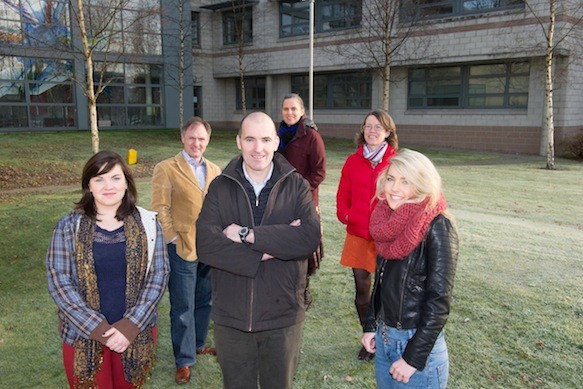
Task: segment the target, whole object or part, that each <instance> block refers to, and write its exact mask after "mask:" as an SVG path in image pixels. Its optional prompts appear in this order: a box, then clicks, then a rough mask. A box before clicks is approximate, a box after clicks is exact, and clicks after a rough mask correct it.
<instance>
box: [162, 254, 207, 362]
mask: <svg viewBox="0 0 583 389" xmlns="http://www.w3.org/2000/svg"><path fill="white" fill-rule="evenodd" d="M168 257H169V259H170V279H169V281H168V291H169V292H170V335H171V338H172V349H173V350H174V360H175V362H176V367H182V366H192V365H194V363H195V362H196V350H198V349H200V348H202V347H204V344H205V341H206V336H207V333H208V326H209V321H210V317H211V279H210V267H209V266H208V265H205V264H203V263H200V262H199V261H194V262H188V261H185V260H183V259H182V258H180V256H179V255H178V254H177V253H176V245H175V244H172V243H170V244H168Z"/></svg>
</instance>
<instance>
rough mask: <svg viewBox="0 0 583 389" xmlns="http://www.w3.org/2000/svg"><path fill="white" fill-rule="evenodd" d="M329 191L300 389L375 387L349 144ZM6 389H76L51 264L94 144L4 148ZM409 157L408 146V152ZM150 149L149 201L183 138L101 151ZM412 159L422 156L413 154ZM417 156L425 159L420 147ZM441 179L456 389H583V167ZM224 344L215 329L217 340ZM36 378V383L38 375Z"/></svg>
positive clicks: (525, 161) (45, 139) (491, 167)
mask: <svg viewBox="0 0 583 389" xmlns="http://www.w3.org/2000/svg"><path fill="white" fill-rule="evenodd" d="M234 136H235V134H234V133H233V132H225V131H216V132H215V133H214V134H213V139H212V141H211V144H210V146H209V149H208V152H207V157H208V158H209V159H211V160H213V161H214V162H217V163H218V164H219V165H220V166H224V165H225V164H226V163H227V161H229V160H230V159H231V158H232V157H233V156H234V155H235V154H236V152H237V149H236V147H235V141H234ZM325 141H326V146H327V152H328V165H329V170H328V175H327V178H326V181H324V183H323V185H322V187H321V203H322V208H323V220H324V241H325V248H326V257H325V259H324V262H323V264H322V268H321V269H320V271H319V272H318V273H317V275H316V276H315V277H314V278H313V280H312V282H311V285H312V287H311V289H312V293H313V295H314V299H315V304H314V307H313V308H312V309H311V310H310V311H309V312H308V317H307V319H306V321H305V325H304V332H303V343H302V354H301V359H300V365H299V368H298V372H297V375H296V383H295V386H294V387H295V388H306V389H311V388H374V387H375V383H374V371H373V370H374V367H373V364H370V363H364V362H359V361H357V360H356V358H355V356H356V352H357V351H358V348H359V345H358V340H359V337H360V329H359V326H358V322H357V318H356V313H355V310H354V307H353V299H354V286H353V280H352V274H351V271H350V269H346V268H344V267H342V266H340V265H339V264H338V258H339V255H340V251H341V249H342V244H343V240H344V228H343V226H342V225H341V224H340V223H339V222H338V221H337V220H336V216H335V193H336V187H337V184H338V179H339V175H340V168H341V167H342V164H343V163H344V160H345V158H346V156H347V155H348V154H349V153H350V152H351V151H352V150H353V148H354V147H353V145H352V144H351V142H350V141H349V140H338V139H326V140H325ZM0 142H1V143H0V190H1V194H0V236H1V237H2V238H1V243H2V244H1V245H0V388H21V387H27V388H28V387H31V388H62V387H65V386H66V382H65V378H64V373H63V369H62V364H61V354H60V352H61V350H60V341H59V338H58V335H57V330H56V325H57V319H56V308H55V305H54V303H53V302H52V300H51V298H50V297H49V295H48V293H47V290H46V280H45V274H44V256H45V253H46V248H47V245H48V241H49V239H50V234H51V231H52V229H53V227H54V225H55V222H56V221H57V220H58V218H59V217H60V216H61V215H63V214H64V213H66V212H67V211H68V210H69V209H70V208H71V207H72V204H73V202H74V201H77V200H78V198H79V191H78V186H79V184H78V176H79V173H80V170H81V168H82V166H83V163H84V162H85V160H86V159H87V158H88V157H89V155H90V153H91V151H90V144H89V134H88V133H87V132H68V133H41V134H8V135H6V134H5V135H0ZM402 146H408V145H402ZM131 147H133V148H136V149H137V150H138V160H139V163H138V165H136V166H134V167H133V168H132V169H133V170H134V172H135V173H136V175H137V176H138V177H140V178H139V179H138V188H139V193H140V198H139V202H140V204H141V205H144V206H146V207H148V206H149V202H150V183H149V179H150V178H149V177H150V174H151V169H152V167H153V165H154V164H155V163H156V162H158V161H160V160H161V159H163V158H167V157H170V156H172V155H175V154H176V153H177V152H178V151H180V143H179V138H178V135H177V132H176V131H134V132H127V131H102V132H101V148H102V149H113V150H115V151H117V152H119V153H121V154H122V155H125V153H127V149H128V148H131ZM410 147H412V146H410ZM412 148H415V147H412ZM416 149H417V150H420V151H422V152H425V153H426V154H427V155H428V156H429V157H430V158H432V160H434V162H435V163H436V165H437V166H438V169H439V171H440V172H441V174H442V176H443V180H444V187H445V194H446V197H447V199H448V201H449V203H450V206H451V208H452V211H453V213H454V214H455V215H456V217H457V222H458V228H459V233H460V259H459V264H458V272H457V276H456V285H455V290H454V304H453V307H452V312H451V316H450V320H449V322H448V324H447V326H446V332H447V341H448V345H449V351H450V360H451V375H450V387H452V388H464V389H465V388H581V387H582V378H581V377H583V287H582V286H581V285H582V281H581V280H582V279H583V263H582V261H583V219H582V218H583V202H582V201H581V196H582V195H583V164H581V163H577V162H573V161H568V160H562V159H558V160H557V166H558V168H559V170H557V171H547V170H544V169H542V167H543V166H544V165H545V160H544V158H542V157H533V156H516V155H505V154H491V153H470V152H460V151H448V150H431V149H419V148H416ZM168 311H169V304H168V299H167V295H166V296H165V297H164V299H163V301H162V305H161V307H160V320H159V342H158V355H157V358H158V360H157V364H156V366H155V369H154V371H153V374H152V378H151V381H150V382H149V384H148V387H150V388H167V387H171V386H173V385H174V381H173V374H174V363H173V357H172V350H171V345H170V335H169V320H168ZM209 341H210V342H212V329H211V332H210V339H209ZM33 372H34V373H33ZM193 373H194V376H193V380H192V382H191V384H190V387H201V388H220V387H221V386H222V382H221V374H220V369H219V367H218V365H217V363H216V361H215V359H214V358H212V357H208V356H203V357H201V358H199V360H198V362H197V365H196V366H195V368H194V370H193Z"/></svg>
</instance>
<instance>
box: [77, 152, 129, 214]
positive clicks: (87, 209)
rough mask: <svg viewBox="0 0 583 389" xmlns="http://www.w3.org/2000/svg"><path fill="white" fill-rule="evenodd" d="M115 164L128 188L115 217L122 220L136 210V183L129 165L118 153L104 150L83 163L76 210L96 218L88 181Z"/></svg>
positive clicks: (109, 169) (106, 171)
mask: <svg viewBox="0 0 583 389" xmlns="http://www.w3.org/2000/svg"><path fill="white" fill-rule="evenodd" d="M116 165H119V166H120V167H121V170H122V171H123V175H124V176H125V179H126V183H127V185H128V188H127V190H126V193H125V195H124V196H123V199H122V201H121V204H120V206H119V208H118V209H117V213H116V215H115V218H116V219H117V220H123V219H125V218H126V216H128V215H129V214H131V213H132V212H134V211H135V210H136V201H137V198H138V191H137V189H136V183H135V181H134V177H133V176H132V173H131V171H130V168H129V166H128V165H127V164H126V162H125V161H124V159H123V158H122V157H121V156H120V155H119V154H118V153H115V152H113V151H105V150H104V151H100V152H98V153H97V154H94V155H93V156H92V157H91V158H89V160H88V161H87V163H86V164H85V167H84V168H83V174H82V175H81V190H82V196H81V200H79V202H78V203H75V209H76V210H78V211H81V212H82V213H84V214H85V215H87V216H89V217H90V218H92V219H96V220H97V210H96V209H95V201H94V200H93V195H92V194H91V192H90V191H89V181H90V180H91V179H92V178H93V177H97V176H100V175H102V174H105V173H108V172H109V171H111V169H113V168H114V167H115V166H116Z"/></svg>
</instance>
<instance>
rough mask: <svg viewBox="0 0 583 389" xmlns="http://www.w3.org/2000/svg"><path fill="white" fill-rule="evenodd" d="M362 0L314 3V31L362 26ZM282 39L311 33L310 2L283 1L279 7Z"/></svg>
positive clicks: (329, 0)
mask: <svg viewBox="0 0 583 389" xmlns="http://www.w3.org/2000/svg"><path fill="white" fill-rule="evenodd" d="M361 15H362V0H335V1H332V0H322V1H316V2H315V3H314V30H315V32H317V33H320V32H327V31H334V30H342V29H346V28H352V27H358V26H360V20H361ZM279 21H280V23H279V24H280V29H279V34H280V36H281V37H286V36H295V35H306V34H308V33H309V32H310V3H309V1H299V2H298V1H282V2H281V3H280V7H279Z"/></svg>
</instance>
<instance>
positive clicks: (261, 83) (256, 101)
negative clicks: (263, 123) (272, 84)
mask: <svg viewBox="0 0 583 389" xmlns="http://www.w3.org/2000/svg"><path fill="white" fill-rule="evenodd" d="M235 83H236V84H237V109H243V99H242V98H241V96H242V94H241V81H240V79H239V78H236V79H235ZM245 100H246V101H245V105H246V107H245V108H246V109H264V108H265V77H245Z"/></svg>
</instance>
